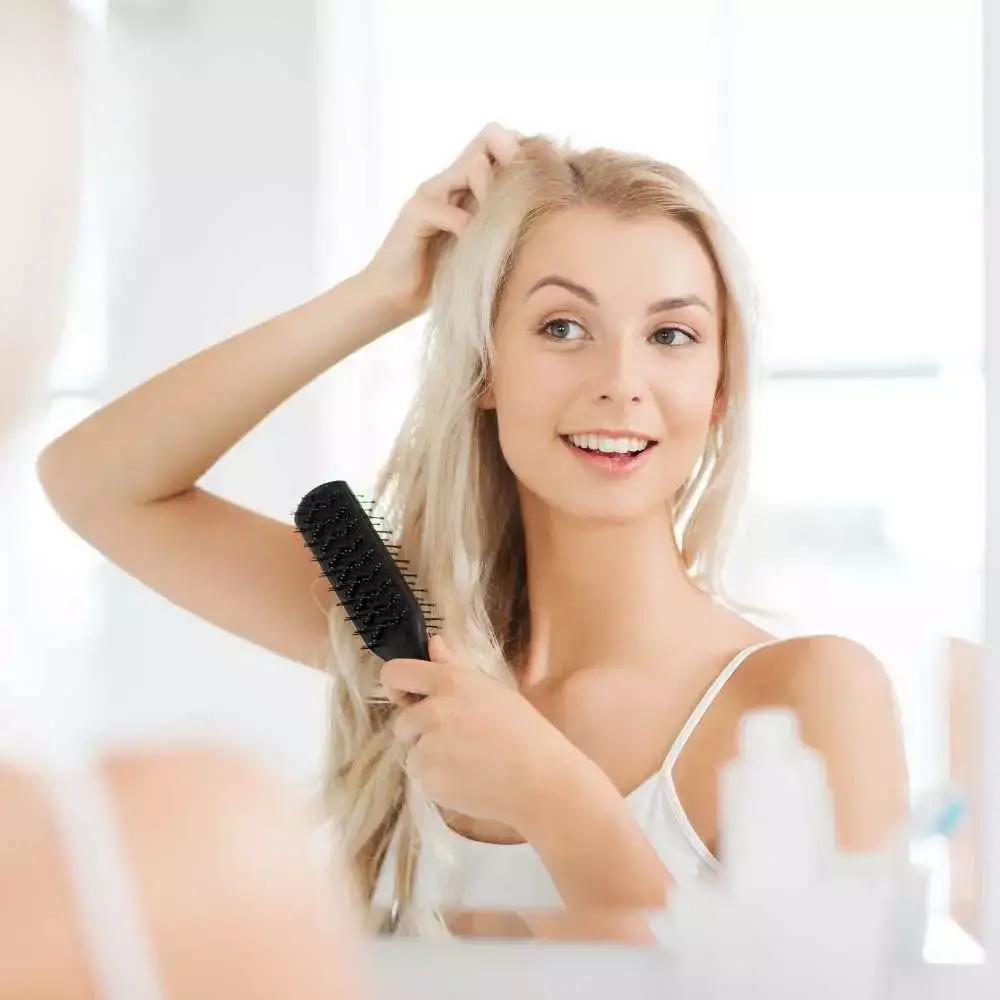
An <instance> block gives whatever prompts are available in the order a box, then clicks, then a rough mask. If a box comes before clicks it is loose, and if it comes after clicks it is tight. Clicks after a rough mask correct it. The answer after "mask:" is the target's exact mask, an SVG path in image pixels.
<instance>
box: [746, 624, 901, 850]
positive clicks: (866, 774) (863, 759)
mask: <svg viewBox="0 0 1000 1000" xmlns="http://www.w3.org/2000/svg"><path fill="white" fill-rule="evenodd" d="M754 658H755V659H756V660H757V661H758V662H757V664H756V665H755V666H756V669H754V671H753V674H754V677H755V679H756V684H757V688H758V691H759V692H760V695H761V700H762V702H764V703H766V704H770V705H776V706H784V707H788V708H791V709H792V710H793V711H795V713H796V715H797V716H798V719H799V724H800V726H801V729H802V737H803V740H804V741H805V742H806V743H807V744H809V745H810V746H812V747H813V748H814V749H816V750H818V751H819V752H820V753H821V754H823V756H824V757H825V760H826V765H827V775H828V780H829V784H830V789H831V793H832V795H833V798H834V806H835V811H836V818H837V828H838V835H839V838H840V841H841V844H842V846H844V847H846V848H849V849H859V850H867V849H872V848H875V847H877V846H879V844H881V843H882V842H883V841H884V839H885V837H886V836H887V835H888V834H889V832H890V831H891V829H892V828H893V826H894V825H895V824H896V823H898V822H899V821H900V820H901V819H902V818H903V816H904V815H905V813H906V810H907V806H908V801H909V782H908V777H907V768H906V759H905V753H904V747H903V739H902V732H901V727H900V721H899V713H898V710H897V705H896V698H895V693H894V690H893V685H892V681H891V679H890V678H889V676H888V674H887V672H886V670H885V667H884V666H883V665H882V663H881V662H880V661H879V659H878V658H877V657H876V656H875V655H874V654H873V653H872V652H871V651H870V650H869V649H867V648H866V647H865V646H864V645H862V644H860V643H858V642H855V641H853V640H851V639H848V638H845V637H843V636H837V635H813V636H802V637H797V638H793V639H786V640H784V641H781V642H776V643H773V644H771V645H769V646H766V647H765V648H763V649H761V650H759V651H758V652H757V653H756V654H755V657H754Z"/></svg>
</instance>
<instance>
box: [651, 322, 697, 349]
mask: <svg viewBox="0 0 1000 1000" xmlns="http://www.w3.org/2000/svg"><path fill="white" fill-rule="evenodd" d="M653 340H655V341H656V343H658V344H662V345H663V346H664V347H676V346H678V345H679V344H683V343H689V344H693V343H694V342H695V338H694V335H693V334H691V333H688V331H687V330H685V329H684V328H683V327H681V326H665V327H663V329H662V330H657V331H656V333H654V334H653Z"/></svg>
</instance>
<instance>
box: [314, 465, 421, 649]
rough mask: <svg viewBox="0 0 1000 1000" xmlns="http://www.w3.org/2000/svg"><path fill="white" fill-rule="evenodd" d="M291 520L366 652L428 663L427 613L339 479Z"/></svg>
mask: <svg viewBox="0 0 1000 1000" xmlns="http://www.w3.org/2000/svg"><path fill="white" fill-rule="evenodd" d="M294 517H295V527H296V528H297V529H298V532H299V534H300V535H301V536H302V538H303V539H304V540H305V543H306V545H308V546H309V551H310V552H311V553H312V555H313V559H315V560H316V562H317V563H318V564H319V566H320V569H322V570H323V576H324V577H326V580H327V582H328V583H329V584H330V589H331V591H332V592H333V593H335V594H336V595H337V599H338V600H339V601H340V604H341V606H342V607H343V608H344V610H345V611H346V612H347V614H348V617H349V619H350V621H352V622H353V623H354V628H355V629H356V633H355V634H356V635H358V636H359V637H360V638H361V640H362V642H364V644H365V645H366V646H367V647H368V649H370V650H371V651H372V652H373V653H374V654H375V655H376V656H378V657H379V658H380V659H382V660H394V659H400V658H405V659H413V660H428V659H430V656H429V654H428V650H427V636H428V633H427V626H428V623H429V621H431V619H428V618H427V617H426V615H427V613H428V612H429V610H430V609H429V608H428V607H427V606H425V605H424V604H423V603H422V602H421V601H420V600H418V598H417V593H416V592H414V589H413V588H412V587H411V585H410V583H411V581H412V577H410V576H409V575H408V574H406V573H404V572H403V570H402V569H401V568H400V563H398V562H397V560H396V558H394V555H398V549H397V547H396V546H394V545H391V543H389V542H388V539H387V538H385V537H383V535H382V533H381V532H380V531H379V530H378V528H376V526H375V524H374V523H373V519H372V517H370V516H369V514H368V511H366V510H365V508H364V507H363V506H362V505H361V502H360V501H359V500H358V498H357V497H356V496H355V495H354V493H353V491H352V490H351V488H350V486H348V485H347V483H345V482H343V481H342V480H336V481H335V482H332V483H323V484H322V485H320V486H317V487H316V488H315V489H312V490H310V491H309V492H308V493H307V494H306V495H305V496H304V497H303V498H302V500H301V501H300V503H299V506H298V507H297V508H296V511H295V515H294ZM375 520H378V518H375ZM434 621H436V620H434Z"/></svg>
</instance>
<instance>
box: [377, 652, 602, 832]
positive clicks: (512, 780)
mask: <svg viewBox="0 0 1000 1000" xmlns="http://www.w3.org/2000/svg"><path fill="white" fill-rule="evenodd" d="M430 654H431V661H430V662H428V661H426V660H392V661H390V662H388V663H386V665H385V666H384V667H383V669H382V675H381V677H382V683H383V685H384V686H385V687H386V689H387V691H388V693H389V697H390V698H391V699H392V700H393V701H394V702H395V703H396V704H399V705H400V706H402V708H401V711H400V712H399V714H398V716H397V718H396V722H395V734H396V738H397V739H398V740H400V741H401V742H403V743H406V744H409V745H410V747H411V749H410V751H409V754H408V756H407V763H406V769H407V772H408V773H409V774H410V775H411V777H413V778H415V779H416V780H417V781H419V782H420V784H421V786H422V788H423V790H424V791H425V792H426V794H427V795H428V796H429V797H430V798H431V799H432V800H433V801H434V802H436V803H437V804H438V805H439V806H440V807H442V808H444V809H450V810H454V811H456V812H460V813H462V814H464V815H466V816H470V817H473V818H475V819H484V820H495V821H498V822H501V823H504V824H506V825H508V826H511V827H513V828H514V829H515V830H517V831H518V832H520V833H522V835H524V834H523V827H524V826H525V820H526V819H527V818H528V817H530V815H531V813H532V811H534V810H535V809H536V808H537V807H538V806H539V805H540V804H541V802H543V801H545V800H546V799H548V798H549V797H551V796H552V795H555V794H557V793H558V790H559V788H560V787H562V786H563V783H564V778H565V779H566V780H570V777H571V775H572V774H573V773H574V771H575V770H578V769H581V768H582V767H585V766H586V764H587V759H586V758H585V757H584V755H583V754H582V753H581V752H580V751H579V750H578V749H577V748H576V747H575V746H573V744H572V743H570V742H569V740H567V739H566V737H565V736H563V734H562V733H561V732H560V731H559V730H558V729H556V727H555V726H553V725H552V723H551V722H549V721H548V719H546V718H545V717H544V716H543V715H542V714H541V713H540V712H538V711H537V710H536V709H535V708H534V707H533V706H532V705H531V704H530V702H528V701H527V700H526V699H525V698H524V697H523V696H522V695H521V694H519V693H518V692H517V691H515V690H513V689H511V688H509V687H506V686H505V685H503V684H501V683H500V682H499V681H497V680H495V679H494V678H492V677H488V676H486V675H485V674H481V673H479V672H477V671H473V670H469V669H467V668H466V667H463V666H462V665H460V664H459V663H457V662H456V661H455V659H454V658H453V656H452V654H451V653H450V652H449V650H448V649H447V647H446V646H445V645H444V643H443V642H442V640H441V639H440V638H439V637H436V636H435V637H434V638H433V639H432V640H431V645H430ZM413 695H422V696H423V697H422V698H421V699H420V700H419V701H414V700H413V698H412V696H413Z"/></svg>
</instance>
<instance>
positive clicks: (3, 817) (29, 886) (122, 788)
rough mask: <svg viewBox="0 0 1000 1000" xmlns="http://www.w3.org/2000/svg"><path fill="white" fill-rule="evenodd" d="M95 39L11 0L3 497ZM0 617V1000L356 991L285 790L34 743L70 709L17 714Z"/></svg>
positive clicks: (55, 271)
mask: <svg viewBox="0 0 1000 1000" xmlns="http://www.w3.org/2000/svg"><path fill="white" fill-rule="evenodd" d="M84 40H85V31H84V26H83V25H82V24H81V23H79V21H78V19H77V18H76V17H74V15H73V11H72V8H71V7H70V6H69V5H68V4H66V3H64V2H61V0H4V3H3V5H2V10H0V135H2V139H3V149H4V155H3V156H2V157H0V219H4V220H8V219H14V220H22V221H23V223H24V224H23V225H21V224H13V225H4V226H3V227H0V288H2V290H3V291H2V293H0V493H2V488H3V487H4V486H5V485H6V484H5V483H4V482H3V480H2V477H3V473H5V472H6V469H5V467H4V459H5V458H6V446H7V445H8V443H9V442H10V440H11V438H12V437H13V435H14V433H15V432H16V431H17V429H18V427H19V425H20V423H21V421H22V420H25V419H27V418H28V415H29V414H31V412H32V410H33V408H34V406H35V405H36V404H37V402H38V397H39V388H40V385H41V382H42V378H43V376H44V373H45V371H46V369H47V367H48V365H49V364H51V362H52V359H53V357H54V355H55V351H56V347H57V346H58V340H59V334H60V332H61V330H62V327H63V324H64V322H65V312H66V303H67V299H68V292H69V288H70V283H71V278H72V264H73V259H72V247H73V244H74V236H75V230H76V215H77V199H78V188H79V145H78V139H79V133H78V124H79V118H80V111H81V109H80V107H79V106H78V99H79V88H80V84H81V76H80V74H79V68H80V66H79V61H78V60H79V59H80V57H81V55H82V54H83V49H82V43H83V42H84ZM0 555H2V553H0ZM5 610H6V609H5V608H3V607H0V828H2V830H3V846H2V849H0V896H2V899H3V906H2V908H0V997H2V998H25V997H40V996H45V997H52V998H59V1000H71V998H77V997H79V998H85V997H86V998H95V997H99V998H101V1000H125V998H127V1000H146V998H153V997H164V998H166V997H185V998H190V1000H194V998H202V997H204V998H208V997H212V998H216V997H236V996H238V997H241V998H243V1000H250V998H255V997H256V998H261V1000H263V998H265V997H266V998H271V997H275V996H289V997H290V996H295V997H298V998H306V997H315V998H316V1000H319V998H321V997H322V998H324V1000H330V998H340V1000H349V998H356V997H359V996H360V995H361V992H362V990H361V984H360V980H361V976H360V971H359V959H358V944H359V936H358V933H357V929H356V927H355V925H354V921H353V914H352V912H351V910H350V907H349V905H348V903H347V900H346V897H345V896H344V894H343V893H342V892H340V891H337V890H336V888H335V889H334V891H333V892H325V891H323V890H322V889H321V887H320V886H319V885H318V884H317V879H316V867H315V865H314V864H312V860H313V859H312V858H311V857H310V848H309V843H310V842H309V838H308V833H307V831H306V830H305V829H303V825H302V823H301V817H300V816H299V814H298V810H297V809H296V808H295V806H294V804H293V803H292V802H291V801H290V798H289V796H288V795H287V794H286V792H285V791H284V789H282V788H280V787H279V786H278V785H277V784H276V783H275V782H274V781H273V779H271V778H269V777H268V776H267V775H266V774H263V773H261V771H260V769H259V768H257V767H256V766H254V765H253V764H252V763H249V762H247V761H245V760H243V759H242V758H241V757H239V756H237V755H235V754H231V753H226V752H222V751H219V750H211V749H201V748H186V747H170V748H162V749H158V750H146V751H143V752H129V751H127V750H116V751H115V752H114V753H109V754H108V755H107V756H106V757H105V758H104V759H102V760H101V761H100V762H99V764H98V765H97V767H96V768H95V770H96V771H97V773H98V774H99V775H100V780H99V781H96V782H92V781H90V780H88V778H89V777H90V776H91V775H92V773H93V772H88V771H86V770H83V773H82V774H81V769H79V765H80V764H81V763H82V757H81V756H79V755H77V756H75V757H74V758H73V759H72V760H70V761H68V762H67V760H66V759H65V758H62V759H61V761H60V766H58V767H56V768H53V767H52V766H51V765H52V764H53V761H52V759H51V758H49V757H47V756H45V757H42V756H40V755H39V754H40V752H44V753H46V754H47V753H48V752H50V751H52V750H53V749H58V746H59V745H61V746H63V747H65V744H64V743H60V744H59V745H57V746H55V747H54V746H53V744H51V743H50V742H49V741H48V740H43V742H42V743H41V744H40V743H39V740H40V737H41V736H42V734H40V732H39V730H40V729H45V730H46V732H48V734H49V735H50V736H51V735H52V733H51V723H52V721H53V718H54V717H55V716H56V715H58V705H53V706H46V705H45V704H42V705H41V707H40V708H39V710H38V713H37V715H36V719H35V721H36V722H39V723H41V725H38V726H32V725H31V723H30V720H26V719H25V717H24V711H25V709H26V707H28V705H29V704H31V703H26V702H25V701H23V700H20V699H17V698H15V696H16V694H17V691H16V688H17V681H18V679H19V678H20V679H22V680H24V681H25V682H26V686H27V688H28V691H29V692H31V693H35V694H37V692H38V691H39V690H42V691H44V690H46V687H45V685H41V686H40V685H39V684H38V678H37V676H32V675H31V674H29V669H30V667H29V665H28V656H27V652H26V651H24V650H22V649H20V646H21V642H20V641H19V639H18V630H17V622H16V621H13V622H12V621H5V620H4V612H5ZM53 693H54V694H55V696H56V698H57V699H58V695H59V691H58V690H55V691H54V692H53ZM33 701H34V699H33ZM55 735H56V736H58V737H60V740H63V739H65V738H66V734H65V733H61V734H60V733H56V734H55ZM78 749H81V748H78ZM43 762H44V763H45V766H43ZM67 763H69V764H70V767H69V769H67V767H66V764H67ZM67 815H69V816H70V819H69V820H67ZM341 888H343V883H341Z"/></svg>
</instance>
